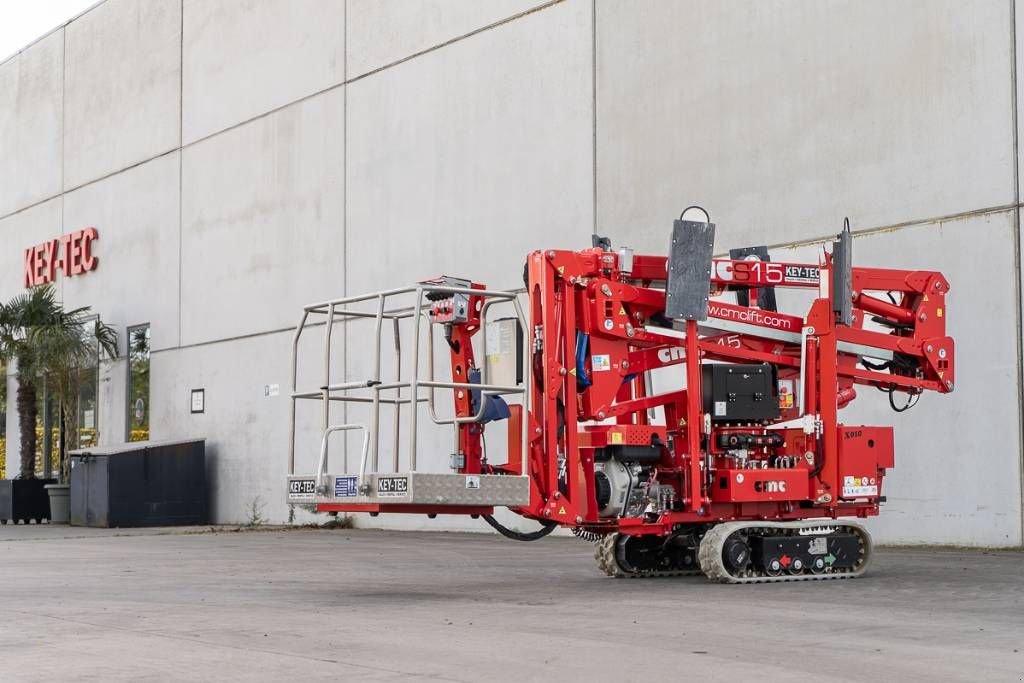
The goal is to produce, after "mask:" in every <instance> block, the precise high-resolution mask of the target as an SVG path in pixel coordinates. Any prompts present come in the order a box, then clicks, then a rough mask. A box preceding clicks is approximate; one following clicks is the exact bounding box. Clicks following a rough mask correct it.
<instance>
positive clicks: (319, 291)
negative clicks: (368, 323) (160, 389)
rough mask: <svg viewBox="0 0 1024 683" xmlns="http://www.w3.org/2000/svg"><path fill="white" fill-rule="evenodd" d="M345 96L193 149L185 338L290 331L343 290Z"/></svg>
mask: <svg viewBox="0 0 1024 683" xmlns="http://www.w3.org/2000/svg"><path fill="white" fill-rule="evenodd" d="M343 116H344V93H343V91H341V90H333V91H331V92H328V93H325V94H323V95H319V96H317V97H315V98H312V99H309V100H305V101H303V102H301V103H299V104H296V105H294V106H292V107H288V108H286V109H284V110H282V111H279V112H276V113H274V114H272V115H271V116H268V117H266V118H262V119H259V120H257V121H253V122H251V123H247V124H246V125H244V126H241V127H239V128H236V129H233V130H230V131H228V132H226V133H224V134H222V135H218V136H216V137H214V138H211V139H209V140H204V141H202V142H200V143H198V144H196V145H193V146H191V147H189V148H187V149H186V150H185V151H184V157H183V162H184V167H183V187H182V218H183V229H182V230H183V232H182V257H181V258H182V272H184V273H188V277H187V278H185V279H183V281H182V301H183V305H182V330H181V337H182V343H183V344H194V343H196V342H201V341H209V340H215V339H224V338H228V337H235V336H239V335H243V334H252V333H255V332H263V331H266V330H273V329H282V328H285V327H288V326H291V325H294V324H295V323H296V322H297V321H298V316H299V314H300V312H301V307H302V306H303V305H305V304H307V303H310V302H311V301H317V300H322V299H327V298H330V297H332V296H337V295H339V294H340V293H341V292H342V291H343V289H344V270H343V266H344V260H345V258H344V249H345V239H344V238H345V235H344V224H343V221H344V216H343V214H344V210H343V207H344V194H345V193H344V175H343V170H342V168H343V164H344V130H343V125H342V121H343Z"/></svg>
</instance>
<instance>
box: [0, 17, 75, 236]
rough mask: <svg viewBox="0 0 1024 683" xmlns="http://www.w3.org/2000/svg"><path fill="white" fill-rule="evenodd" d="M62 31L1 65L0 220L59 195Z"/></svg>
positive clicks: (62, 71)
mask: <svg viewBox="0 0 1024 683" xmlns="http://www.w3.org/2000/svg"><path fill="white" fill-rule="evenodd" d="M63 77H64V30H63V29H61V30H59V31H54V32H53V33H52V34H50V35H49V36H47V37H45V38H43V39H42V40H40V41H39V42H38V43H36V44H35V45H33V46H31V47H29V48H28V49H26V50H25V51H23V52H21V53H20V54H18V55H16V56H14V57H12V58H11V59H9V60H8V61H6V62H4V63H3V64H0V216H3V215H6V214H9V213H11V212H13V211H16V210H18V209H22V208H24V207H26V206H28V205H30V204H32V203H34V202H37V201H40V200H42V199H45V198H46V197H52V196H54V195H56V194H57V193H59V192H60V190H61V185H60V173H61V166H60V165H61V134H62V133H61V106H62V100H61V87H62V80H63Z"/></svg>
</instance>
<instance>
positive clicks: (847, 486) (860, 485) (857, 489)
mask: <svg viewBox="0 0 1024 683" xmlns="http://www.w3.org/2000/svg"><path fill="white" fill-rule="evenodd" d="M877 495H878V484H877V482H876V480H875V479H874V478H873V477H872V478H871V479H869V478H868V477H843V498H867V497H871V496H877Z"/></svg>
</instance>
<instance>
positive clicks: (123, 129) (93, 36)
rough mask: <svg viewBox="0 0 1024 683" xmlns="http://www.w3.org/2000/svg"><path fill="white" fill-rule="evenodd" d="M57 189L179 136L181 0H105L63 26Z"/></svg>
mask: <svg viewBox="0 0 1024 683" xmlns="http://www.w3.org/2000/svg"><path fill="white" fill-rule="evenodd" d="M66 31H67V65H66V74H65V78H66V83H65V101H64V104H65V115H64V122H65V127H64V189H65V190H70V189H72V188H75V187H78V186H79V185H81V184H82V183H85V182H88V181H90V180H94V179H96V178H98V177H101V176H103V175H106V174H108V173H111V172H113V171H118V170H121V169H122V168H124V167H126V166H130V165H132V164H136V163H139V162H140V161H145V160H147V159H150V158H152V157H154V156H156V155H158V154H161V153H163V152H166V151H168V150H171V149H173V148H174V147H176V146H177V145H178V144H179V143H180V141H181V135H180V133H181V130H180V114H181V111H180V109H181V106H180V105H181V98H180V87H181V0H147V1H146V2H134V1H133V0H107V1H106V2H104V3H102V4H100V5H98V6H97V7H95V8H94V9H92V10H91V11H89V12H88V13H86V14H85V15H83V16H82V17H80V18H79V19H77V20H76V21H74V22H72V23H71V24H69V25H68V27H67V29H66Z"/></svg>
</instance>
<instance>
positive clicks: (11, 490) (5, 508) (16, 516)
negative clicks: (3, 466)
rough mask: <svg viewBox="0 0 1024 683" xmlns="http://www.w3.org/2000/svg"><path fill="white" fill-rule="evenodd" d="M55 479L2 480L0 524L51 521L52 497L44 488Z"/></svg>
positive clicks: (0, 486) (0, 481)
mask: <svg viewBox="0 0 1024 683" xmlns="http://www.w3.org/2000/svg"><path fill="white" fill-rule="evenodd" d="M55 483H57V481H56V480H55V479H10V480H7V479H5V480H0V524H7V522H13V523H15V524H17V523H18V522H24V523H25V524H28V523H29V522H30V521H35V523H36V524H39V523H40V522H42V521H43V520H44V519H46V520H48V519H50V496H49V494H47V493H46V489H45V488H43V487H44V486H46V485H47V484H55Z"/></svg>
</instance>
